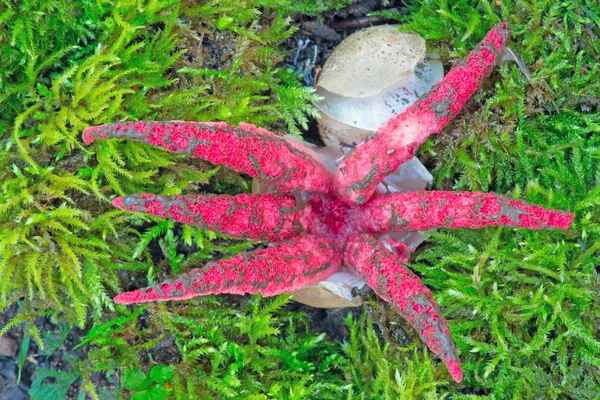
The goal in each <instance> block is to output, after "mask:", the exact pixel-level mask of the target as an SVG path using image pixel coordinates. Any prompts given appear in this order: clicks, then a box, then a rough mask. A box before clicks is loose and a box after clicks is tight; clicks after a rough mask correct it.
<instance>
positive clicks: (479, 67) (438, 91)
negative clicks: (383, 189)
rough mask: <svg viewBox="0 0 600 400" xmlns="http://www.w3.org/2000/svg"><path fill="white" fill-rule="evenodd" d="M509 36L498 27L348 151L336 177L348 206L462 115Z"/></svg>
mask: <svg viewBox="0 0 600 400" xmlns="http://www.w3.org/2000/svg"><path fill="white" fill-rule="evenodd" d="M509 38H510V31H509V30H508V24H506V23H500V24H497V25H496V26H495V27H494V28H493V29H492V30H491V31H490V32H489V33H488V34H487V35H486V36H485V38H484V39H483V41H482V42H481V43H480V44H479V45H478V46H477V47H476V48H475V49H474V50H473V51H472V52H471V53H470V54H469V55H468V56H467V58H466V59H465V60H463V61H462V62H461V63H460V64H459V65H458V66H456V67H454V68H453V69H452V70H451V71H450V72H448V74H447V75H446V76H445V77H444V78H443V79H442V80H440V81H439V82H438V83H437V84H436V85H435V86H434V87H433V88H432V90H431V91H429V92H428V93H426V94H425V95H423V96H422V97H421V98H420V99H419V101H418V102H416V103H415V104H413V105H412V106H411V107H409V108H408V109H406V110H405V111H404V112H403V113H401V114H398V115H396V116H394V117H392V118H390V119H389V120H388V121H387V122H386V123H385V124H383V125H382V126H381V127H380V128H379V129H377V131H376V132H375V133H374V134H373V135H371V136H370V137H368V138H367V139H366V140H365V141H364V142H362V143H361V144H359V145H358V146H357V147H356V148H355V149H353V151H351V152H349V153H348V154H347V155H346V157H345V158H344V159H343V160H342V162H341V163H340V165H339V168H338V173H337V175H336V176H335V178H334V190H335V192H336V193H337V194H338V196H339V197H340V198H342V199H344V200H345V201H346V202H348V203H356V204H364V203H365V202H366V201H367V200H368V199H369V198H370V197H371V196H372V194H373V192H374V191H375V188H376V186H377V184H378V183H379V182H381V181H382V180H383V179H384V178H385V177H386V176H387V175H389V174H391V173H392V172H394V171H395V170H396V169H397V168H398V166H400V164H402V163H404V162H405V161H407V160H408V159H410V158H411V157H413V156H414V154H415V152H416V151H417V149H418V148H419V146H420V145H421V144H423V143H424V142H425V141H426V140H427V138H428V137H429V135H431V134H433V133H439V132H440V131H441V130H442V128H444V126H446V124H447V123H448V122H449V121H450V120H451V119H452V118H454V117H455V116H456V115H457V114H458V113H459V111H460V110H461V109H462V108H463V107H464V105H465V104H466V102H467V100H468V99H469V97H470V96H471V95H472V94H473V93H475V91H477V90H478V89H479V88H480V87H481V84H482V82H483V80H484V79H485V78H486V77H488V76H489V75H490V73H491V71H492V69H493V68H494V65H495V64H496V63H497V62H498V61H499V60H500V59H501V53H502V52H503V50H504V48H505V46H506V45H507V44H508V41H509Z"/></svg>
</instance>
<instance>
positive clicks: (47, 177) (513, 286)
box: [0, 0, 600, 399]
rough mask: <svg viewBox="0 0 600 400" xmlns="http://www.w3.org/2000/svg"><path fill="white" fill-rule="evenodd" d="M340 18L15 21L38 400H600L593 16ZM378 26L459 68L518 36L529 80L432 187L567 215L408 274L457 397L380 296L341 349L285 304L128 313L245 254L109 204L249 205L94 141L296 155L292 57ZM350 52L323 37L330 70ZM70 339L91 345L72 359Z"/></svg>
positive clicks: (92, 11)
mask: <svg viewBox="0 0 600 400" xmlns="http://www.w3.org/2000/svg"><path fill="white" fill-rule="evenodd" d="M347 3H349V2H348V1H343V0H340V1H337V2H321V1H318V0H304V1H287V0H260V1H244V0H212V1H201V2H192V1H177V0H170V1H154V0H149V1H133V0H120V1H117V2H108V1H88V0H79V1H75V2H72V1H66V0H28V1H19V2H11V1H4V2H2V3H1V4H0V54H1V55H0V135H1V140H2V146H0V182H1V185H0V199H1V201H0V306H1V307H2V309H3V310H4V311H6V314H5V315H4V318H3V322H4V323H6V325H5V327H4V329H3V332H6V331H8V334H13V335H15V336H19V337H20V336H21V334H20V333H18V332H21V329H24V331H23V336H22V337H28V336H29V337H32V342H31V344H30V346H29V348H28V347H26V346H22V350H21V355H22V357H21V359H22V361H23V362H22V363H21V362H17V364H18V365H27V363H30V361H26V360H27V359H26V358H25V356H26V355H27V354H29V356H30V358H29V360H36V361H37V362H41V363H42V365H41V366H40V368H38V369H37V371H36V372H35V374H34V375H33V376H32V377H31V380H32V382H31V385H30V388H31V389H30V395H31V398H34V399H45V398H65V397H66V396H69V397H73V398H84V397H88V398H115V397H116V396H117V395H118V396H121V397H124V398H134V399H162V398H176V399H188V398H189V399H197V398H202V399H204V398H206V399H208V398H211V399H212V398H236V399H240V398H245V399H268V398H277V399H279V398H281V399H304V398H306V399H309V398H310V399H313V398H318V399H328V398H329V399H343V398H350V399H355V398H359V399H397V398H444V397H446V396H448V395H451V396H452V398H488V399H492V398H493V399H503V398H581V399H595V398H598V396H600V380H599V378H598V376H600V300H599V297H600V275H599V273H600V271H599V265H600V260H599V251H600V241H598V239H597V238H598V237H599V236H598V235H599V234H600V224H599V218H600V168H599V166H600V150H599V149H600V6H599V5H598V3H597V2H596V1H585V0H571V1H563V2H555V1H551V0H536V1H531V0H530V1H520V0H514V1H504V0H498V1H496V0H490V1H486V0H478V1H475V0H472V1H466V0H458V1H444V0H419V1H415V2H411V3H410V5H409V6H408V8H406V7H405V6H404V4H403V3H399V4H394V3H393V2H384V4H380V3H378V2H376V1H366V0H365V1H359V2H353V3H352V4H347ZM338 7H346V8H344V9H341V10H335V9H336V8H338ZM375 7H376V8H377V9H379V10H383V11H379V12H378V14H377V15H379V16H380V17H382V18H388V19H391V20H397V21H398V22H400V23H402V24H403V27H402V29H405V30H413V31H417V32H418V33H420V34H421V35H423V36H424V37H425V38H426V39H427V40H428V45H429V46H431V47H432V48H433V47H434V48H436V49H437V50H438V52H439V53H440V55H441V56H442V58H443V59H444V60H445V62H446V66H447V67H451V65H452V63H453V62H454V61H455V60H457V59H458V58H460V57H463V56H464V55H466V54H467V52H468V51H469V50H470V49H471V48H472V47H473V46H474V45H475V44H476V43H477V42H478V41H479V40H480V39H481V38H482V37H483V35H484V34H485V32H486V31H487V30H488V29H489V28H490V27H491V26H492V25H493V24H495V23H496V22H498V21H501V20H506V21H508V22H509V23H510V26H511V29H512V30H513V40H512V44H511V47H512V48H513V49H515V50H516V51H517V52H518V54H519V55H520V56H521V57H522V58H523V61H524V63H525V64H526V65H527V66H528V68H529V70H530V71H531V77H530V79H527V78H526V77H525V76H524V74H523V73H522V71H521V70H520V69H519V68H518V67H517V65H516V64H514V63H507V64H504V65H502V66H499V67H498V68H497V69H496V71H495V72H494V74H493V75H492V77H491V78H490V79H489V80H488V81H487V82H486V84H485V85H484V87H483V88H482V90H481V91H480V92H479V93H477V95H476V96H474V98H473V99H472V100H471V101H470V102H469V104H468V105H467V108H466V110H465V111H464V112H462V113H461V114H460V116H459V117H458V118H457V119H456V120H455V121H454V122H453V123H452V124H451V125H450V126H448V127H447V128H446V129H445V130H444V132H443V134H441V135H439V136H436V137H434V138H432V139H431V140H429V141H428V142H427V144H426V145H425V146H423V148H422V149H421V151H420V157H421V159H422V160H423V161H424V162H425V163H426V164H427V165H428V167H430V169H431V170H432V172H433V173H434V176H435V181H434V184H433V185H432V188H436V189H454V190H483V191H494V192H497V193H502V194H506V195H508V196H514V197H518V198H521V199H525V200H527V201H530V202H533V203H537V204H541V205H543V206H547V207H552V208H560V209H566V210H569V211H572V212H574V213H576V219H575V223H574V225H573V227H572V228H571V229H569V231H568V232H566V233H565V232H546V231H544V232H528V231H520V230H514V229H500V228H493V229H485V230H480V231H476V232H475V231H469V230H461V231H454V232H449V231H441V232H438V233H435V234H433V235H432V236H431V238H430V239H429V240H428V242H427V243H426V244H425V245H424V246H422V248H421V249H420V250H419V252H418V254H416V257H415V258H414V259H413V260H411V263H410V267H411V268H413V270H415V271H417V272H418V273H419V274H420V275H421V276H422V278H423V280H424V281H425V283H426V284H427V285H428V286H429V287H430V288H431V289H432V291H433V292H434V295H435V298H436V300H437V301H438V302H439V303H440V304H441V305H442V309H443V312H444V315H445V316H446V317H447V319H448V320H449V323H450V326H451V329H452V333H453V337H454V339H455V341H456V343H457V346H458V348H459V352H460V356H461V360H462V362H463V367H464V370H465V380H464V382H462V383H461V384H455V383H452V382H451V381H450V378H449V376H448V375H447V373H446V371H445V370H444V367H443V365H441V364H440V363H439V361H438V360H437V359H436V358H435V357H432V355H431V353H430V352H429V351H428V350H426V348H425V347H424V345H423V344H422V343H420V342H419V341H418V339H417V338H415V334H414V332H413V331H412V330H411V328H410V327H409V326H408V325H407V324H406V323H405V322H404V321H402V320H401V318H400V317H399V316H398V315H396V314H395V313H394V312H392V311H391V310H390V309H389V308H388V307H386V305H385V304H383V303H381V302H380V301H379V300H377V299H376V298H372V299H370V300H369V301H368V304H367V306H366V307H365V309H366V311H365V313H364V315H363V316H362V317H361V318H356V317H355V318H354V320H348V321H347V326H348V330H347V333H346V334H347V339H346V341H345V343H343V344H342V343H340V342H339V341H335V340H331V338H330V337H329V336H326V335H324V334H319V333H316V332H314V331H313V329H314V328H315V325H313V326H312V327H311V325H310V324H309V323H308V319H307V318H306V315H305V314H304V313H303V312H299V311H298V308H297V307H295V306H291V305H290V304H289V299H288V298H287V297H286V296H282V297H278V298H275V299H260V298H259V297H257V296H254V297H248V298H242V297H235V296H219V297H216V296H209V297H207V298H205V299H195V300H192V301H189V302H182V303H177V304H168V305H165V304H159V305H149V306H145V307H136V308H130V309H126V308H123V307H115V306H114V305H113V303H112V301H111V296H112V295H113V294H114V293H116V292H118V291H122V290H127V289H129V288H130V287H139V286H141V285H144V284H145V283H147V282H148V281H158V280H160V279H162V278H164V277H167V276H171V275H173V274H175V273H178V272H179V271H183V270H185V269H187V268H189V267H190V266H192V265H197V264H198V263H202V262H204V261H205V260H206V259H211V258H214V257H222V256H227V255H228V254H234V253H236V252H239V251H242V250H243V249H245V248H247V247H248V246H249V245H248V244H246V243H235V242H231V241H229V240H227V238H223V237H217V236H216V235H213V234H211V233H209V232H202V231H199V230H196V229H190V228H186V227H184V226H181V225H178V224H174V223H170V222H165V221H158V220H154V219H150V218H146V217H141V216H139V215H132V214H129V213H125V212H121V211H115V210H113V209H112V208H111V206H110V204H109V202H108V199H109V198H110V197H111V196H113V195H115V194H124V193H129V192H132V193H134V192H141V191H145V192H156V193H166V194H177V193H181V192H188V193H191V192H194V191H211V192H215V193H239V192H241V191H247V190H248V181H247V180H246V179H245V178H244V177H240V176H238V175H236V174H233V173H231V172H228V171H225V170H222V169H214V168H213V167H211V166H209V165H206V164H202V163H191V164H190V162H189V160H187V159H183V158H180V157H177V156H172V155H166V154H164V153H163V152H161V151H158V150H156V149H153V148H150V147H148V146H144V145H140V144H135V143H126V142H118V143H113V142H105V143H100V144H97V145H95V146H94V147H92V148H91V149H86V148H83V147H82V145H81V142H80V139H79V138H80V134H81V131H82V129H83V128H85V127H86V126H89V125H96V124H101V123H106V122H114V121H122V120H140V119H189V120H199V121H214V120H224V121H227V122H229V123H232V124H235V123H238V122H240V121H247V122H251V123H255V124H257V125H261V126H265V127H268V128H271V129H274V130H276V131H277V132H281V133H283V132H285V131H292V132H295V133H300V132H301V131H302V130H304V129H306V127H307V126H308V125H309V123H310V121H311V117H312V116H314V109H313V108H312V106H310V101H311V100H312V99H314V94H313V93H312V91H311V89H310V88H307V87H305V86H304V85H303V81H304V78H305V77H302V76H299V75H298V71H297V70H294V68H289V67H286V65H285V64H286V62H288V63H289V61H290V60H292V59H293V55H294V53H295V40H296V39H297V38H299V37H305V36H302V35H310V34H311V33H310V32H307V31H306V30H300V31H297V29H298V27H300V26H301V23H302V22H306V21H311V20H316V21H319V22H322V23H323V25H324V26H330V25H332V23H333V22H334V21H335V22H339V21H340V20H346V19H350V18H353V17H356V16H361V15H364V13H365V12H368V11H371V10H373V9H374V8H375ZM394 9H395V10H394ZM398 11H400V12H398ZM361 13H362V14H361ZM295 32H296V33H295ZM347 32H348V31H344V30H337V33H338V34H341V35H342V36H343V35H344V34H346V33H347ZM294 34H295V35H296V36H292V35H294ZM335 40H339V39H335V38H331V37H330V38H328V39H326V40H324V39H323V38H321V39H317V38H316V37H313V44H315V43H319V44H322V46H321V48H320V51H321V53H319V57H322V56H323V55H325V54H326V52H327V51H328V49H330V48H331V43H332V41H335ZM311 49H312V48H311ZM286 60H287V61H286ZM319 62H321V59H320V58H317V63H319ZM309 64H310V63H309ZM303 65H306V63H304V64H303ZM304 72H305V73H307V72H310V69H308V70H306V69H304ZM286 304H287V305H286ZM9 307H10V308H9ZM9 317H13V318H12V319H11V318H9ZM36 321H37V322H36ZM48 326H54V327H55V332H54V333H57V332H58V333H57V334H56V336H57V337H58V339H60V338H63V340H62V341H61V340H58V341H57V340H56V339H55V338H53V337H52V336H53V335H50V334H49V333H50V329H49V328H48ZM74 326H79V327H85V329H86V331H87V332H88V333H87V337H86V339H85V341H84V343H83V345H82V346H83V347H80V348H79V349H78V350H77V351H75V353H74V354H76V355H74V354H72V347H73V345H74V344H75V343H74V339H72V336H70V337H69V335H68V332H69V331H71V330H72V327H74ZM11 329H12V330H11ZM15 329H18V330H17V331H15ZM15 332H17V334H15ZM61 332H63V333H61ZM64 332H66V334H64ZM74 332H75V331H74ZM24 342H25V343H26V341H24ZM34 342H35V344H34ZM42 344H44V345H45V350H42V349H41V347H40V346H42ZM28 349H29V353H28ZM82 349H85V351H86V352H87V358H85V357H81V354H82ZM53 357H54V358H53ZM52 361H56V362H52ZM58 361H60V362H58ZM44 363H45V364H44ZM30 364H32V363H30ZM30 367H31V365H29V367H27V366H25V367H24V369H25V370H27V368H30ZM117 393H118V394H117Z"/></svg>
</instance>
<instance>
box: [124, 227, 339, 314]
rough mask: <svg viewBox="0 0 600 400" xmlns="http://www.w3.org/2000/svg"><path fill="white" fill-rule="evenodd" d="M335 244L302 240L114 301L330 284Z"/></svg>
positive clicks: (274, 292) (282, 290)
mask: <svg viewBox="0 0 600 400" xmlns="http://www.w3.org/2000/svg"><path fill="white" fill-rule="evenodd" d="M339 254H340V253H339V251H338V249H336V248H335V246H334V244H333V243H331V242H328V241H327V240H323V239H322V238H318V237H316V236H303V237H300V238H298V239H297V240H294V241H288V242H282V243H280V244H279V245H277V246H274V247H269V248H266V249H264V250H258V251H254V252H249V253H244V254H239V255H237V256H235V257H233V258H230V259H228V260H222V261H217V262H211V263H208V264H207V265H206V266H205V267H204V268H195V269H193V270H191V271H190V272H188V273H186V274H181V275H179V276H178V277H176V278H174V279H171V280H169V281H166V282H163V283H161V284H158V285H153V286H149V287H147V288H144V289H138V290H135V291H132V292H125V293H120V294H119V295H117V296H116V297H115V302H116V303H119V304H133V303H148V302H154V301H169V300H186V299H190V298H192V297H197V296H204V295H207V294H219V293H230V294H245V293H260V294H262V295H263V296H275V295H277V294H281V293H285V292H292V291H295V290H298V289H300V288H302V287H304V286H307V285H312V284H314V283H316V282H319V281H321V280H324V279H327V278H328V277H329V276H330V275H332V274H333V273H335V272H337V271H338V270H339V267H340V265H341V256H340V255H339Z"/></svg>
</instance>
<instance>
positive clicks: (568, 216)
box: [556, 212, 575, 230]
mask: <svg viewBox="0 0 600 400" xmlns="http://www.w3.org/2000/svg"><path fill="white" fill-rule="evenodd" d="M573 219H575V214H573V213H570V212H568V213H564V214H563V215H562V216H561V218H560V219H559V221H558V223H557V224H556V226H557V227H558V228H559V229H564V230H567V229H569V227H570V226H571V224H573Z"/></svg>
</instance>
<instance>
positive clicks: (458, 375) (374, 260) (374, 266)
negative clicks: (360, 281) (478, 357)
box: [344, 234, 463, 382]
mask: <svg viewBox="0 0 600 400" xmlns="http://www.w3.org/2000/svg"><path fill="white" fill-rule="evenodd" d="M400 245H402V244H400ZM402 246H403V247H402V248H397V249H396V251H397V252H398V251H399V250H400V251H403V252H404V253H405V256H404V257H402V258H404V259H406V257H407V255H408V254H409V252H410V249H409V248H408V246H406V245H402ZM344 257H345V263H346V265H348V266H352V267H354V268H355V269H356V271H357V272H358V273H359V274H360V275H362V276H363V277H365V279H366V280H367V284H368V285H369V286H370V287H371V288H373V290H374V291H375V293H377V295H379V297H381V298H382V299H384V300H385V301H388V302H390V303H391V304H392V306H393V307H394V308H395V309H396V310H397V311H398V313H399V314H400V315H401V316H402V318H404V319H406V320H407V321H408V322H410V324H411V325H412V326H413V327H414V328H415V329H416V330H417V332H418V333H419V336H420V337H421V339H422V340H423V341H424V342H425V343H426V344H427V346H428V347H429V348H430V349H431V351H433V352H434V353H435V354H437V355H438V356H439V357H440V358H441V359H442V361H443V362H444V364H446V368H447V369H448V372H450V375H452V378H454V380H455V381H456V382H460V381H462V378H463V377H462V369H461V367H460V360H459V358H458V355H457V353H456V348H455V347H454V342H453V341H452V336H451V334H450V329H449V328H448V324H447V323H446V321H445V320H444V317H443V316H442V313H441V311H440V308H439V306H438V305H437V304H436V302H435V301H434V300H433V297H432V296H431V291H429V289H427V287H425V286H424V285H423V283H422V282H421V280H420V279H419V278H418V277H417V276H416V275H415V274H414V273H413V272H412V271H411V270H410V269H408V268H406V267H405V266H404V265H403V264H402V260H401V259H399V258H398V257H397V256H395V255H394V254H392V253H390V252H389V251H388V250H387V249H386V248H385V247H384V246H383V244H381V243H380V242H379V241H378V240H377V239H375V238H374V237H372V236H370V235H365V234H362V235H354V236H352V237H350V238H349V239H348V242H347V243H346V247H345V256H344Z"/></svg>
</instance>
